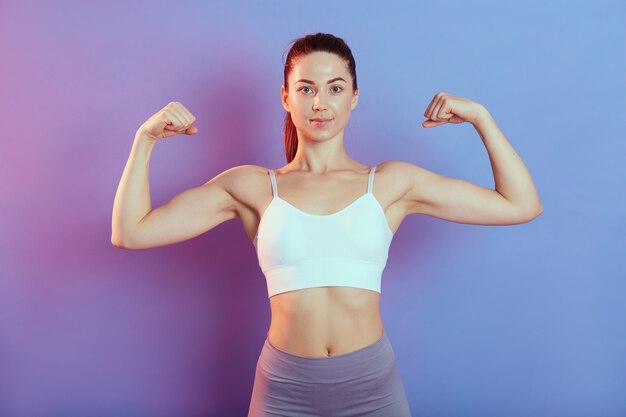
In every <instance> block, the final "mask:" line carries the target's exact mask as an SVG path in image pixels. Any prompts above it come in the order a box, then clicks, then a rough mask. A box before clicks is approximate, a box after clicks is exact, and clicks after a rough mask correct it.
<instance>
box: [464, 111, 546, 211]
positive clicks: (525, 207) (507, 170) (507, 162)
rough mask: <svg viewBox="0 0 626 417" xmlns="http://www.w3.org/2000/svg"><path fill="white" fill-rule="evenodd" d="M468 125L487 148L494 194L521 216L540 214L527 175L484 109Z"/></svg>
mask: <svg viewBox="0 0 626 417" xmlns="http://www.w3.org/2000/svg"><path fill="white" fill-rule="evenodd" d="M472 125H473V126H474V128H475V129H476V131H477V132H478V134H479V135H480V137H481V139H482V141H483V143H484V144H485V147H486V148H487V153H488V154H489V160H490V162H491V168H492V170H493V177H494V181H495V186H496V191H497V192H498V193H500V194H501V195H502V196H503V197H504V198H506V199H507V200H509V201H510V202H511V203H513V204H514V205H515V206H517V207H519V209H520V210H521V211H523V212H528V213H537V212H541V211H543V207H542V205H541V200H540V199H539V194H538V193H537V189H536V188H535V184H534V183H533V180H532V178H531V175H530V172H528V169H527V168H526V165H524V162H523V161H522V159H521V158H520V157H519V155H517V152H515V149H513V146H511V144H510V143H509V142H508V141H507V139H506V137H505V136H504V134H503V133H502V131H500V129H499V128H498V125H497V124H496V122H495V120H494V119H493V117H492V116H491V114H490V113H489V111H487V109H484V111H482V112H481V113H480V115H479V116H478V117H477V118H476V120H475V121H474V122H473V123H472Z"/></svg>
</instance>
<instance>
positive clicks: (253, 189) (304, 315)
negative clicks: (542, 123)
mask: <svg viewBox="0 0 626 417" xmlns="http://www.w3.org/2000/svg"><path fill="white" fill-rule="evenodd" d="M358 92H359V90H358V85H357V78H356V65H355V61H354V57H353V56H352V53H351V51H350V48H349V47H348V45H346V43H345V42H344V41H343V39H341V38H338V37H335V36H333V35H330V34H323V33H317V34H313V35H307V36H304V37H302V38H300V39H297V40H295V42H294V43H293V45H292V47H291V49H290V51H289V54H288V56H287V60H286V63H285V71H284V84H283V86H282V87H281V94H282V105H283V107H284V108H285V110H286V112H287V114H286V117H285V130H284V140H285V151H286V152H285V153H286V157H287V164H286V165H284V166H282V167H280V168H277V169H274V170H271V169H267V168H264V167H260V166H257V165H241V166H237V167H233V168H230V169H228V170H226V171H224V172H222V173H220V174H219V175H217V176H215V177H214V178H213V179H211V180H210V181H208V182H206V183H205V184H203V185H201V186H199V187H196V188H192V189H189V190H186V191H183V192H181V193H180V194H178V195H176V196H175V197H174V198H172V200H170V201H169V202H167V203H166V204H164V205H162V206H161V207H158V208H156V209H153V208H152V207H151V204H150V191H149V182H148V167H149V160H150V154H151V152H152V149H153V147H154V145H155V144H156V143H157V142H158V141H159V140H160V139H163V138H166V137H169V136H173V135H176V134H181V133H182V134H195V133H197V132H198V129H197V128H196V127H195V126H194V125H193V123H194V122H195V120H196V118H195V117H194V116H193V114H192V113H191V112H190V111H189V110H188V109H187V108H186V107H184V106H183V105H182V104H181V103H179V102H171V103H169V104H168V105H167V106H166V107H164V108H163V109H161V110H160V111H159V112H157V113H156V114H155V115H153V116H152V117H150V118H149V119H148V120H147V121H146V122H145V123H144V124H143V125H142V126H141V127H140V128H139V129H138V131H137V134H136V135H135V141H134V144H133V147H132V151H131V154H130V157H129V160H128V163H127V165H126V168H125V169H124V172H123V174H122V178H121V181H120V184H119V187H118V190H117V194H116V196H115V202H114V205H113V221H112V237H111V241H112V243H113V244H114V245H115V246H117V247H120V248H125V249H142V248H151V247H156V246H162V245H169V244H172V243H176V242H181V241H183V240H186V239H190V238H193V237H195V236H198V235H200V234H202V233H204V232H207V231H209V230H211V229H213V228H214V227H216V226H217V225H219V224H221V223H223V222H225V221H227V220H230V219H233V218H235V217H238V218H239V219H241V222H242V224H243V227H244V229H245V231H246V233H247V235H248V236H249V238H250V239H251V241H252V243H253V244H254V245H255V248H256V250H257V255H258V259H259V265H260V267H261V269H262V271H263V273H264V274H265V277H266V280H267V286H268V295H269V302H270V305H271V317H272V319H271V325H270V328H269V331H268V333H267V338H266V340H265V344H264V346H263V349H262V351H261V354H260V357H259V359H258V362H257V368H256V374H255V380H254V386H253V390H252V398H251V401H250V408H249V414H248V416H249V417H257V416H269V415H272V416H309V415H326V416H331V415H333V416H334V415H336V416H340V415H341V416H385V417H390V416H393V417H403V416H410V411H409V405H408V401H407V397H406V392H405V389H404V386H403V383H402V380H401V378H400V375H399V373H398V370H397V369H396V366H395V356H394V352H393V349H392V347H391V344H390V342H389V340H388V339H387V336H386V333H385V330H384V328H383V323H382V320H381V316H380V311H379V307H380V288H381V285H380V283H381V274H382V272H383V269H384V267H385V264H386V261H387V254H388V249H389V246H390V244H391V240H392V238H393V235H394V233H395V232H396V231H397V229H398V227H399V226H400V224H401V223H402V221H403V219H404V218H405V217H406V216H407V215H409V214H416V213H420V214H426V215H429V216H434V217H438V218H441V219H445V220H449V221H453V222H459V223H470V224H484V225H511V224H519V223H525V222H528V221H530V220H532V219H534V218H535V217H537V216H538V215H539V214H540V213H541V212H542V211H543V209H542V205H541V202H540V200H539V196H538V195H537V191H536V189H535V186H534V184H533V181H532V179H531V176H530V174H529V172H528V171H527V169H526V167H525V165H524V163H523V162H522V160H521V159H520V158H519V156H518V155H517V154H516V152H515V150H514V149H513V148H512V146H511V145H510V144H509V143H508V141H507V140H506V138H505V137H504V135H503V134H502V132H501V131H500V130H499V129H498V127H497V125H496V123H495V121H494V120H493V118H492V117H491V115H490V114H489V112H488V111H487V110H486V108H485V107H484V106H482V105H481V104H479V103H476V102H474V101H472V100H469V99H466V98H462V97H457V96H454V95H451V94H447V93H438V94H436V95H435V96H434V97H433V99H432V101H431V102H430V104H429V105H428V107H427V108H426V111H425V112H424V117H425V118H426V121H424V122H423V123H422V126H423V127H434V126H439V125H441V124H444V123H464V122H467V123H471V124H472V125H473V126H474V127H475V128H476V130H477V132H478V134H479V136H480V138H481V139H482V141H483V143H484V145H485V147H486V149H487V152H488V154H489V158H490V161H491V166H492V169H493V173H494V179H495V184H496V189H495V190H491V189H488V188H484V187H481V186H478V185H475V184H473V183H470V182H467V181H463V180H460V179H455V178H449V177H445V176H442V175H438V174H436V173H433V172H430V171H428V170H426V169H424V168H421V167H418V166H416V165H413V164H411V163H408V162H401V161H385V162H381V163H379V164H377V165H375V166H368V165H366V164H363V163H361V162H358V161H356V160H354V159H352V158H350V157H349V156H348V154H347V152H346V149H345V148H344V144H343V142H344V129H345V127H346V125H347V124H348V120H349V119H350V114H351V112H352V110H354V108H355V107H356V105H357V102H358V97H359V95H358Z"/></svg>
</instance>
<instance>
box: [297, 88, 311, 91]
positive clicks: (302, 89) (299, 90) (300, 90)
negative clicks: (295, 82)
mask: <svg viewBox="0 0 626 417" xmlns="http://www.w3.org/2000/svg"><path fill="white" fill-rule="evenodd" d="M305 88H309V87H302V88H301V89H300V90H299V91H302V90H304V89H305Z"/></svg>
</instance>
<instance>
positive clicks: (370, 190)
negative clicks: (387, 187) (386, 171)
mask: <svg viewBox="0 0 626 417" xmlns="http://www.w3.org/2000/svg"><path fill="white" fill-rule="evenodd" d="M375 171H376V165H374V166H373V167H372V169H370V175H369V179H368V182H367V192H368V193H371V192H372V186H373V185H374V172H375Z"/></svg>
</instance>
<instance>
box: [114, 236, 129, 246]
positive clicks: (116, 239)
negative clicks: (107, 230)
mask: <svg viewBox="0 0 626 417" xmlns="http://www.w3.org/2000/svg"><path fill="white" fill-rule="evenodd" d="M111 244H112V245H113V246H115V247H116V248H120V249H130V247H129V246H128V245H127V244H126V242H124V241H123V240H122V238H120V237H119V236H117V235H115V234H112V235H111Z"/></svg>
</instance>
